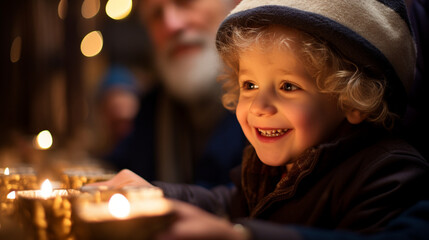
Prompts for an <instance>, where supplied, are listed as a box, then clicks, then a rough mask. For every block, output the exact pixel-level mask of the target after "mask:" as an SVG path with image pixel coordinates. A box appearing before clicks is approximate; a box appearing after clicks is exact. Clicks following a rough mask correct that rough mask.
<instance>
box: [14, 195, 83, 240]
mask: <svg viewBox="0 0 429 240" xmlns="http://www.w3.org/2000/svg"><path fill="white" fill-rule="evenodd" d="M79 193H80V192H79V191H78V190H75V189H54V190H51V191H50V192H49V193H48V194H46V193H44V192H43V189H42V190H22V191H17V192H16V197H17V198H16V207H17V213H18V216H19V219H20V220H21V223H22V224H23V226H24V228H25V229H28V230H29V231H28V235H29V236H32V237H33V239H35V240H51V239H52V240H72V239H75V238H74V236H73V234H72V219H71V215H72V213H71V211H72V207H71V199H72V198H73V197H76V196H77V195H78V194H79Z"/></svg>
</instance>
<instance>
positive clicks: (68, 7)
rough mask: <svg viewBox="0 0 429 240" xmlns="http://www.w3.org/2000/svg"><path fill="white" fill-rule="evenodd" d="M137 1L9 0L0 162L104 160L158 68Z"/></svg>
mask: <svg viewBox="0 0 429 240" xmlns="http://www.w3.org/2000/svg"><path fill="white" fill-rule="evenodd" d="M135 4H136V3H135V2H133V1H132V0H31V1H27V0H14V1H6V2H3V3H2V6H1V7H0V18H1V21H0V26H1V29H0V31H1V38H0V48H1V50H0V53H1V55H0V56H1V63H0V165H9V166H10V165H14V164H45V165H49V166H50V167H55V165H54V166H53V165H52V162H55V163H56V164H61V163H64V164H66V163H70V162H77V161H79V162H81V161H98V157H99V156H102V155H103V154H105V153H106V152H108V151H109V150H110V148H111V147H112V145H113V144H114V143H115V142H116V141H118V140H119V139H120V138H121V137H122V136H123V135H125V134H126V133H127V131H129V130H130V128H132V126H131V124H132V123H131V120H132V118H134V115H135V113H136V111H137V108H138V100H137V99H138V96H140V95H141V94H144V93H145V92H146V91H147V90H148V89H150V86H151V85H152V81H153V80H152V79H154V75H156V73H155V72H154V71H153V69H154V68H153V66H152V63H153V61H152V52H151V49H152V48H151V46H150V45H151V43H150V41H149V39H148V37H147V35H146V32H145V29H144V27H143V26H142V25H141V24H140V23H139V20H138V17H137V16H136V14H135V13H134V12H135V11H134V9H135V6H134V5H135ZM106 96H114V97H106ZM39 134H40V135H39ZM47 153H49V154H47ZM50 160H54V161H50Z"/></svg>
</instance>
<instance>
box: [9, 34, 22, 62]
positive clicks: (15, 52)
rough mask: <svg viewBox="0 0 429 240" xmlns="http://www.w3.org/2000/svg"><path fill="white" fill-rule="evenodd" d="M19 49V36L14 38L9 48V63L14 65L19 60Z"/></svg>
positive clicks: (20, 42)
mask: <svg viewBox="0 0 429 240" xmlns="http://www.w3.org/2000/svg"><path fill="white" fill-rule="evenodd" d="M21 47H22V39H21V37H20V36H18V37H16V38H15V39H14V40H13V42H12V46H11V47H10V61H11V62H13V63H16V62H18V61H19V59H20V58H21Z"/></svg>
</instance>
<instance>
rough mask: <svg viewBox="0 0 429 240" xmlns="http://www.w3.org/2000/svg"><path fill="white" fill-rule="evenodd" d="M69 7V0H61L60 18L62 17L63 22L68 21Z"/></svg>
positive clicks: (59, 7)
mask: <svg viewBox="0 0 429 240" xmlns="http://www.w3.org/2000/svg"><path fill="white" fill-rule="evenodd" d="M67 6H68V2H67V0H60V2H59V3H58V17H60V18H61V19H62V20H64V19H66V16H67Z"/></svg>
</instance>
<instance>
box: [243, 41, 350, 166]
mask: <svg viewBox="0 0 429 240" xmlns="http://www.w3.org/2000/svg"><path fill="white" fill-rule="evenodd" d="M290 34H292V35H296V34H293V33H290ZM292 47H293V46H292ZM239 65H240V67H239V74H238V80H239V86H240V97H239V101H238V105H237V109H236V114H237V118H238V121H239V122H240V125H241V127H242V129H243V132H244V134H245V135H246V137H247V139H248V140H249V141H250V143H251V144H252V145H253V147H254V148H255V150H256V153H257V154H258V156H259V158H260V159H261V161H262V162H264V163H265V164H267V165H270V166H285V165H287V164H289V163H293V159H294V158H296V157H297V156H298V155H299V154H301V153H302V152H303V151H304V150H306V149H308V148H309V147H312V146H315V145H318V144H320V143H321V142H322V141H324V140H325V139H326V138H327V137H329V135H330V134H331V133H332V131H333V130H334V129H335V128H336V127H338V125H339V124H340V123H341V122H342V121H343V120H344V119H345V116H344V114H343V112H342V111H340V110H339V108H338V107H337V103H336V102H335V101H333V100H332V98H329V97H328V96H327V95H324V94H321V93H320V92H319V91H318V88H317V86H316V83H315V80H314V79H313V78H312V77H310V75H309V74H308V73H307V71H306V70H305V68H304V66H303V64H302V63H301V62H300V61H299V59H298V58H297V56H296V55H295V54H294V53H293V52H291V51H290V50H287V49H285V50H278V49H277V48H276V49H275V50H273V51H263V52H262V51H260V50H258V46H253V47H252V48H250V49H249V50H247V51H244V52H243V53H242V54H240V60H239Z"/></svg>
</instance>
